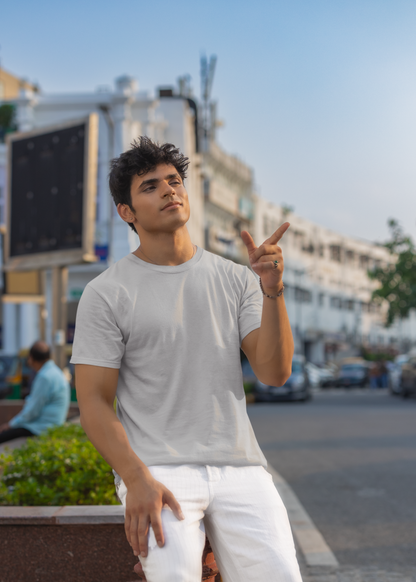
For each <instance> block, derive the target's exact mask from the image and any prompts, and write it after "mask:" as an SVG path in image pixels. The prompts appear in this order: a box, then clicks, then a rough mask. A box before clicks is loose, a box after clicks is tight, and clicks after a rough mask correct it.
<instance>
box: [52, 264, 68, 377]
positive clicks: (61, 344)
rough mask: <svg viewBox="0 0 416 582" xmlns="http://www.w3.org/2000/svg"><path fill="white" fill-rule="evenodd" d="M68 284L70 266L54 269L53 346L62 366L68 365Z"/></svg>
mask: <svg viewBox="0 0 416 582" xmlns="http://www.w3.org/2000/svg"><path fill="white" fill-rule="evenodd" d="M67 286H68V268H67V267H53V269H52V342H53V345H52V348H53V356H54V360H55V363H56V364H57V365H58V366H59V367H60V368H61V369H63V368H65V366H66V363H67V362H66V354H65V345H66V330H67V326H68V324H67V319H68V313H67V298H66V296H67Z"/></svg>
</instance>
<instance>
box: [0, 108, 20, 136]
mask: <svg viewBox="0 0 416 582" xmlns="http://www.w3.org/2000/svg"><path fill="white" fill-rule="evenodd" d="M15 116H16V110H15V106H14V105H12V104H11V103H4V104H3V105H0V142H2V141H4V136H5V135H6V134H7V133H10V132H12V131H16V129H17V126H16V120H15Z"/></svg>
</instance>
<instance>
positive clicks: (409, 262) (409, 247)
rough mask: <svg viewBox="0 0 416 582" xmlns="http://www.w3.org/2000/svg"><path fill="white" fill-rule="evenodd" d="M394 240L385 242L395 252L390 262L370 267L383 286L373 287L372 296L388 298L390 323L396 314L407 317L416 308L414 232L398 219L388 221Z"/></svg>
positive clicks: (373, 275)
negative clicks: (408, 230)
mask: <svg viewBox="0 0 416 582" xmlns="http://www.w3.org/2000/svg"><path fill="white" fill-rule="evenodd" d="M388 226H389V229H390V240H389V241H387V242H386V243H385V244H384V247H385V248H386V249H388V250H389V252H390V254H391V255H392V261H391V263H389V264H388V265H386V266H382V267H377V268H375V269H372V270H371V271H368V275H369V277H370V279H374V280H377V281H379V283H380V287H379V288H378V289H376V290H375V291H373V295H372V300H373V301H376V302H382V301H383V300H385V301H387V303H388V305H389V309H388V313H387V319H386V322H385V325H386V327H389V326H390V325H391V324H392V323H393V321H394V319H395V318H396V317H399V318H404V317H407V316H408V315H409V311H410V310H411V309H415V308H416V248H415V244H414V242H413V240H412V239H411V237H410V236H407V235H406V234H404V233H403V229H402V227H401V226H400V224H399V223H398V222H397V220H394V219H390V220H389V221H388Z"/></svg>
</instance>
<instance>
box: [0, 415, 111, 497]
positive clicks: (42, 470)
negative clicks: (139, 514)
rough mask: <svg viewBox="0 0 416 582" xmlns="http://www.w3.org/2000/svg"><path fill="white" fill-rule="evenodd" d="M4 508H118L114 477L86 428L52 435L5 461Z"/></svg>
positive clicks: (1, 469) (1, 462)
mask: <svg viewBox="0 0 416 582" xmlns="http://www.w3.org/2000/svg"><path fill="white" fill-rule="evenodd" d="M0 475H1V479H0V505H117V504H118V503H119V502H118V500H117V497H116V495H115V489H114V484H113V475H112V472H111V469H110V466H109V465H108V464H107V463H106V462H105V461H104V459H103V458H102V457H101V456H100V454H99V453H98V452H97V451H96V450H95V448H94V447H93V445H92V444H91V443H90V441H89V440H88V438H87V436H86V434H85V432H84V431H83V429H82V427H81V426H80V425H77V424H66V425H64V426H60V427H57V428H53V429H49V430H48V431H47V432H45V433H44V434H42V435H41V436H39V437H36V438H30V439H27V441H26V442H25V444H24V445H23V446H21V447H20V448H18V449H14V450H13V451H11V452H10V453H5V454H3V455H0Z"/></svg>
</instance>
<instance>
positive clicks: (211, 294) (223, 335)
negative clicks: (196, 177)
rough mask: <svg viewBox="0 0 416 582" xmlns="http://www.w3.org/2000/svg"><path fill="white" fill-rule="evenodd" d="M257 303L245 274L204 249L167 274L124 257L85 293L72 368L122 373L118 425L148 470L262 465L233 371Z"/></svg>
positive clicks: (256, 321)
mask: <svg viewBox="0 0 416 582" xmlns="http://www.w3.org/2000/svg"><path fill="white" fill-rule="evenodd" d="M262 302H263V300H262V295H261V291H260V289H259V286H258V284H257V282H256V279H255V277H254V275H253V273H252V272H251V271H250V270H249V269H248V268H247V267H244V266H241V265H237V264H235V263H233V262H232V261H228V260H226V259H223V258H221V257H218V256H216V255H213V254H211V253H209V252H207V251H205V250H202V249H201V248H198V249H197V251H196V253H195V255H194V257H193V258H192V259H191V260H190V261H187V262H186V263H183V264H182V265H177V266H173V267H169V266H159V265H153V264H150V263H146V262H144V261H142V260H141V259H139V258H138V257H136V255H133V254H130V255H128V256H126V257H124V258H123V259H121V260H120V261H118V262H117V263H115V264H114V265H113V266H111V267H110V268H109V269H107V270H106V271H105V272H104V273H102V274H101V275H99V276H98V277H97V278H96V279H94V280H93V281H91V282H90V283H89V284H88V285H87V287H86V288H85V291H84V293H83V295H82V297H81V300H80V303H79V307H78V313H77V321H76V328H75V339H74V346H73V355H72V359H71V362H72V363H74V364H89V365H92V366H103V367H106V368H118V369H119V370H120V372H119V380H118V385H117V416H118V418H119V419H120V421H121V423H122V424H123V426H124V429H125V431H126V433H127V437H128V439H129V442H130V445H131V446H132V448H133V450H134V451H135V453H136V454H137V455H138V457H139V458H140V459H141V460H142V461H143V462H144V463H145V464H146V465H147V466H150V465H166V464H193V463H196V464H202V465H210V464H211V465H240V466H241V465H263V466H266V465H267V462H266V459H265V458H264V456H263V453H262V452H261V450H260V447H259V445H258V443H257V440H256V438H255V436H254V432H253V429H252V427H251V424H250V421H249V419H248V416H247V411H246V402H245V396H244V389H243V379H242V372H241V365H240V345H241V341H242V340H243V339H244V337H245V336H246V335H247V334H249V333H250V332H251V331H253V330H254V329H256V328H258V327H260V322H261V310H262Z"/></svg>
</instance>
